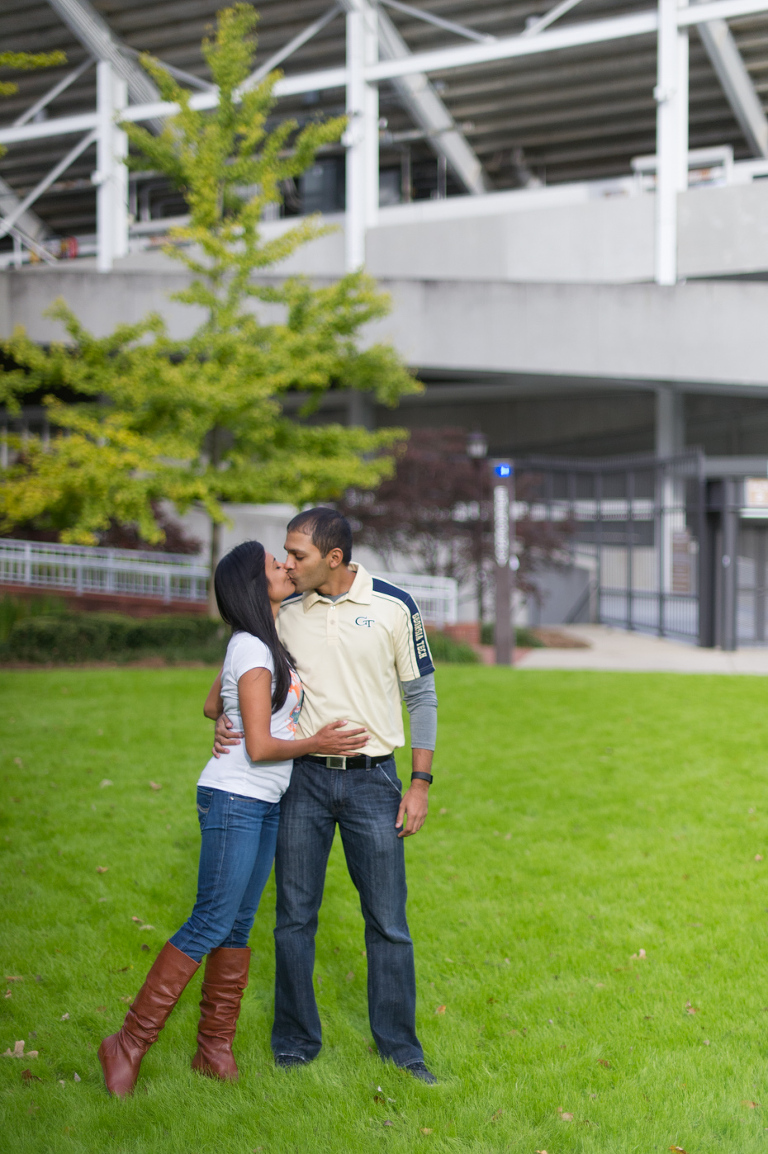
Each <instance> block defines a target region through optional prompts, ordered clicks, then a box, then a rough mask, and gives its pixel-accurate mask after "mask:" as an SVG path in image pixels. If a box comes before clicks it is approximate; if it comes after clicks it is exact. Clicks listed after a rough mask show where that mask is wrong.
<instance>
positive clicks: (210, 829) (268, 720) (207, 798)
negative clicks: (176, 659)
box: [99, 541, 368, 1098]
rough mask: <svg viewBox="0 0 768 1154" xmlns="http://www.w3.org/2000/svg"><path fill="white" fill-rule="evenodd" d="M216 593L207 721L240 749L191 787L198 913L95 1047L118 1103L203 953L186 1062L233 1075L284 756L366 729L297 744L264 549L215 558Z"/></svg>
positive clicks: (254, 545)
mask: <svg viewBox="0 0 768 1154" xmlns="http://www.w3.org/2000/svg"><path fill="white" fill-rule="evenodd" d="M214 587H215V591H216V603H217V604H218V607H219V612H220V614H221V616H222V619H223V620H224V621H225V622H226V623H227V625H229V626H230V628H231V630H232V636H231V638H230V641H229V644H228V646H227V652H226V656H225V658H224V665H223V667H222V671H221V675H220V677H217V678H216V681H215V682H214V684H213V686H212V688H211V691H210V693H209V694H208V699H207V701H206V703H205V714H206V716H207V717H214V718H215V717H217V716H218V713H219V711H220V701H223V706H224V709H225V710H226V712H227V715H228V716H229V717H230V718H232V719H233V720H235V721H236V728H238V729H242V730H243V732H244V734H245V742H244V744H241V745H239V746H237V747H234V748H233V749H232V751H231V753H230V755H229V757H227V758H222V759H220V760H219V759H217V758H214V757H212V758H211V759H210V761H209V762H208V764H207V765H206V767H205V769H204V770H203V772H202V775H201V777H200V780H199V782H198V787H197V810H198V817H199V821H200V828H201V831H202V844H201V848H200V869H199V874H198V890H197V901H196V902H195V907H194V909H193V910H192V913H191V914H190V916H189V918H188V919H187V921H186V922H185V923H184V925H183V926H182V927H181V929H180V930H178V932H177V933H175V934H174V935H173V937H172V938H171V939H170V941H168V942H166V944H165V945H164V946H163V948H162V950H161V951H160V953H159V955H158V956H157V958H156V960H155V963H154V965H153V966H152V968H151V970H150V971H149V974H148V975H147V980H146V981H145V983H144V985H143V986H142V987H141V990H140V991H139V993H138V995H137V996H136V999H135V1001H134V1002H133V1005H132V1006H131V1008H130V1010H129V1011H128V1013H127V1015H126V1018H125V1021H124V1023H123V1026H122V1028H121V1029H120V1030H119V1031H118V1033H117V1034H112V1035H111V1036H110V1037H108V1038H105V1039H104V1041H103V1042H102V1043H101V1046H100V1047H99V1060H100V1062H101V1065H102V1068H103V1070H104V1080H105V1082H106V1085H107V1089H108V1090H109V1092H110V1094H114V1095H116V1096H117V1097H120V1098H122V1097H124V1096H125V1095H126V1094H130V1093H132V1091H133V1088H134V1086H135V1085H136V1080H137V1078H138V1076H139V1067H140V1065H141V1060H142V1058H143V1057H144V1055H145V1054H146V1052H147V1050H148V1049H149V1047H150V1046H151V1045H152V1043H153V1042H154V1041H155V1040H156V1038H157V1035H158V1033H159V1032H160V1030H161V1029H162V1028H163V1026H164V1025H165V1023H166V1021H167V1019H168V1016H169V1014H170V1013H171V1010H172V1009H173V1007H174V1006H175V1005H176V1002H177V1001H178V1000H179V998H180V996H181V994H182V992H183V990H184V988H185V986H186V985H187V983H188V982H189V980H190V978H191V977H192V975H193V974H194V973H195V971H196V970H197V968H198V966H199V965H200V962H201V961H202V958H203V956H204V955H206V954H207V955H208V957H207V961H206V966H205V977H204V979H203V988H202V995H203V996H202V1000H201V1002H200V1012H201V1017H200V1024H199V1026H198V1033H197V1053H196V1054H195V1056H194V1058H193V1059H192V1066H193V1069H195V1070H198V1071H199V1072H200V1073H202V1074H207V1075H208V1076H209V1077H213V1078H221V1079H223V1080H227V1081H234V1080H236V1079H237V1077H238V1070H237V1065H236V1063H235V1059H234V1057H233V1055H232V1041H233V1039H234V1036H235V1027H236V1025H237V1018H238V1015H239V1013H240V1002H241V999H242V996H243V990H244V989H245V987H246V985H247V984H248V964H249V961H250V953H251V951H250V950H249V949H248V936H249V934H250V931H251V927H252V925H253V919H254V917H255V915H256V910H257V909H258V905H259V900H260V898H261V894H262V891H263V889H264V886H265V885H266V882H267V878H268V877H269V873H270V870H271V868H272V860H273V858H274V854H275V842H276V840H277V825H278V820H279V815H280V798H281V796H282V794H283V793H284V792H285V790H286V789H287V787H288V782H289V780H290V777H291V769H292V768H293V758H294V757H302V756H303V755H305V754H308V753H319V754H323V755H329V754H342V755H343V754H349V753H353V752H354V751H355V750H357V749H359V748H360V747H361V746H363V745H364V744H365V742H366V740H367V737H368V734H367V733H366V731H365V730H364V729H355V730H347V731H345V732H344V733H343V734H342V733H340V732H339V728H340V727H341V726H343V725H344V724H345V723H344V722H343V721H337V722H333V723H332V724H330V725H326V726H325V727H324V728H323V729H321V730H320V731H319V732H318V733H316V734H314V736H313V737H308V738H303V739H300V740H298V741H297V740H294V734H295V732H296V723H297V720H298V716H299V711H300V709H301V701H302V688H301V682H300V681H299V678H298V677H297V675H296V672H295V670H294V669H293V667H292V662H291V658H290V655H289V654H288V653H287V652H286V650H285V649H284V648H283V647H282V645H281V644H280V642H279V640H278V637H277V632H276V629H275V617H276V616H277V611H278V609H279V608H280V605H281V603H282V601H283V600H284V598H285V597H287V596H288V595H289V594H291V593H293V592H294V589H293V585H292V584H291V581H290V579H289V578H288V575H287V573H286V572H285V570H284V568H283V566H282V565H280V564H278V562H277V561H276V560H275V558H274V557H273V556H272V555H271V553H265V552H264V548H263V546H262V545H260V544H259V543H258V541H246V542H245V543H244V544H242V545H238V546H237V548H235V549H233V550H232V551H231V553H228V554H227V556H226V557H223V558H222V560H221V561H220V562H219V564H218V566H217V568H216V575H215V579H214ZM220 695H221V698H220Z"/></svg>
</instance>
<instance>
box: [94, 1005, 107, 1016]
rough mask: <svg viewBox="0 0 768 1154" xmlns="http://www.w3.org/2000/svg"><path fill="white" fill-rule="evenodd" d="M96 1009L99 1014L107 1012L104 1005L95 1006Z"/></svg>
mask: <svg viewBox="0 0 768 1154" xmlns="http://www.w3.org/2000/svg"><path fill="white" fill-rule="evenodd" d="M96 1009H97V1010H98V1011H99V1013H100V1014H106V1012H107V1007H106V1006H97V1007H96Z"/></svg>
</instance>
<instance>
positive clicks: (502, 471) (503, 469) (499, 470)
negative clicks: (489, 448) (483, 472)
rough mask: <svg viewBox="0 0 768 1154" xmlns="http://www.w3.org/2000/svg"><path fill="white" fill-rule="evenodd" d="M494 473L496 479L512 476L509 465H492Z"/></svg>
mask: <svg viewBox="0 0 768 1154" xmlns="http://www.w3.org/2000/svg"><path fill="white" fill-rule="evenodd" d="M493 471H494V473H495V474H496V476H497V477H509V476H511V474H512V466H511V465H494V468H493Z"/></svg>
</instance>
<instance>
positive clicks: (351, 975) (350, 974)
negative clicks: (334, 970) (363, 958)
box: [347, 970, 355, 982]
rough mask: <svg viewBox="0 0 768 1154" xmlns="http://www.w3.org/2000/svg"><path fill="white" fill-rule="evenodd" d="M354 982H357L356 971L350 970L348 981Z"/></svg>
mask: <svg viewBox="0 0 768 1154" xmlns="http://www.w3.org/2000/svg"><path fill="white" fill-rule="evenodd" d="M354 980H355V971H354V970H350V971H349V973H348V974H347V981H348V982H353V981H354Z"/></svg>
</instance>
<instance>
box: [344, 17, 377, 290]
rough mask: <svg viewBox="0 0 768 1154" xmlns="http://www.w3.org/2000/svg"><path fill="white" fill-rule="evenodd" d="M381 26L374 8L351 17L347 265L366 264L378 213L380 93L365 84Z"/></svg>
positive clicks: (346, 230)
mask: <svg viewBox="0 0 768 1154" xmlns="http://www.w3.org/2000/svg"><path fill="white" fill-rule="evenodd" d="M377 33H378V25H377V20H376V14H375V12H373V11H371V9H367V10H360V9H357V10H353V11H350V12H347V76H348V81H347V117H348V124H347V130H346V132H345V134H344V143H345V144H346V146H347V157H346V165H347V174H346V175H347V181H346V201H347V204H346V220H345V232H344V236H345V266H346V268H347V270H348V271H349V272H352V271H354V270H355V269H358V268H360V267H361V266H362V265H363V264H365V234H366V231H367V229H369V228H371V227H372V226H373V225H374V224H375V223H376V218H377V215H378V211H379V92H378V88H377V87H376V86H375V85H373V84H367V83H366V81H365V69H366V67H367V66H368V65H370V64H373V63H375V61H376V59H377V57H378V36H377Z"/></svg>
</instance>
